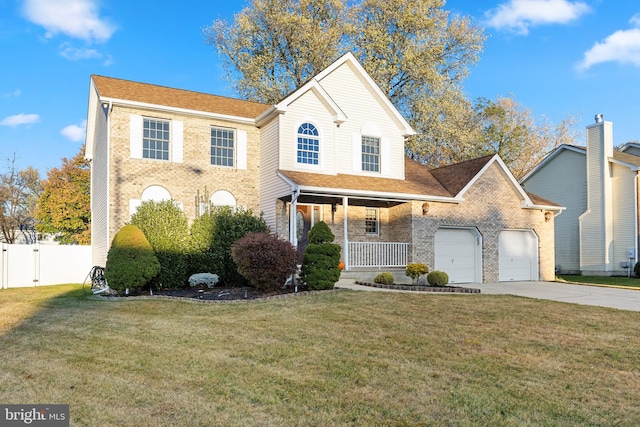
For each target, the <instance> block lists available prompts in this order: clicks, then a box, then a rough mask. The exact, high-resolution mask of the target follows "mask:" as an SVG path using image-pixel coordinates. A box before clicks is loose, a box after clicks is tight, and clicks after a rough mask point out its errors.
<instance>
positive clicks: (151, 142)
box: [142, 117, 171, 161]
mask: <svg viewBox="0 0 640 427" xmlns="http://www.w3.org/2000/svg"><path fill="white" fill-rule="evenodd" d="M170 134H171V132H170V129H169V121H168V120H160V119H151V118H146V117H145V118H143V120H142V158H143V159H156V160H167V161H168V160H169V145H170V144H171V138H170Z"/></svg>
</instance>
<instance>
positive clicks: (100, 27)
mask: <svg viewBox="0 0 640 427" xmlns="http://www.w3.org/2000/svg"><path fill="white" fill-rule="evenodd" d="M23 12H24V15H25V16H26V18H27V19H28V20H29V21H31V22H33V23H35V24H38V25H41V26H43V27H44V28H45V29H46V30H47V34H46V36H47V37H53V36H54V35H56V34H58V33H63V34H66V35H68V36H70V37H74V38H78V39H82V40H86V41H89V42H91V41H94V40H95V41H100V42H103V41H107V40H108V39H109V38H110V37H111V35H112V34H113V33H114V31H115V27H114V26H113V25H111V24H110V23H109V22H108V21H106V20H105V19H104V18H101V17H100V16H99V15H98V3H97V1H96V0H25V1H24V6H23Z"/></svg>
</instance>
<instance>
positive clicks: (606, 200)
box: [580, 123, 613, 272]
mask: <svg viewBox="0 0 640 427" xmlns="http://www.w3.org/2000/svg"><path fill="white" fill-rule="evenodd" d="M609 125H610V123H604V124H602V125H594V126H590V127H589V128H587V191H588V200H587V211H586V212H585V214H584V215H582V216H581V217H580V259H581V262H580V263H581V270H582V271H583V272H589V271H597V272H608V271H611V269H612V262H613V261H612V260H613V248H612V246H613V241H612V238H613V235H612V223H611V221H612V213H611V209H612V206H611V193H612V190H611V177H610V172H609V165H608V162H609V160H608V156H607V155H606V153H605V150H604V148H603V141H604V138H605V137H606V133H607V131H608V130H610V129H607V128H608V127H610V126H609Z"/></svg>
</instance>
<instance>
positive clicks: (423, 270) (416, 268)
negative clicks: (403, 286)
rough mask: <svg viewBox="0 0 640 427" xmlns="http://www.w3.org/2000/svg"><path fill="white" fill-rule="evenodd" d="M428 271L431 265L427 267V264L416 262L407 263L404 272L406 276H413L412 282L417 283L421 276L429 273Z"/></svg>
mask: <svg viewBox="0 0 640 427" xmlns="http://www.w3.org/2000/svg"><path fill="white" fill-rule="evenodd" d="M428 272H429V267H427V264H423V263H414V264H407V268H406V270H405V272H404V274H405V276H408V277H411V282H412V283H413V284H415V283H416V281H417V280H418V278H419V277H420V276H422V275H423V274H427V273H428Z"/></svg>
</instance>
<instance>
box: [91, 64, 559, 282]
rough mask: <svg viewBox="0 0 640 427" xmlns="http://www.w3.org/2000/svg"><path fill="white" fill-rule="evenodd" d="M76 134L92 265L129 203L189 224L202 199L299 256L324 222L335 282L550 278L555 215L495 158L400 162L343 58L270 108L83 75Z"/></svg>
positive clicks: (400, 148)
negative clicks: (366, 276)
mask: <svg viewBox="0 0 640 427" xmlns="http://www.w3.org/2000/svg"><path fill="white" fill-rule="evenodd" d="M87 122H88V127H87V152H86V156H87V158H89V159H91V160H92V179H91V185H92V191H91V195H92V215H93V216H92V218H93V222H92V237H93V247H94V251H93V254H94V255H93V260H94V263H95V264H96V265H104V261H105V259H106V254H107V251H108V249H109V245H110V242H111V240H112V239H113V236H114V235H115V233H116V232H117V231H118V230H119V229H120V227H122V226H123V225H124V224H125V223H126V222H127V221H128V220H129V218H130V215H131V214H132V213H133V212H135V209H136V208H137V206H138V205H139V204H140V203H141V202H142V201H144V200H163V199H172V200H174V201H175V202H176V203H178V204H179V206H181V207H182V209H183V210H184V212H185V213H186V214H187V216H188V217H189V218H190V219H193V218H195V217H196V215H197V212H198V209H200V204H201V203H202V202H203V201H202V200H200V199H201V197H202V195H203V194H209V195H210V199H209V200H208V201H205V202H211V203H212V204H214V205H229V206H242V207H247V208H251V209H253V210H254V211H255V212H262V213H263V215H264V218H265V220H266V221H267V224H268V225H269V227H270V228H271V230H272V231H273V232H274V233H277V234H279V235H281V236H283V237H285V238H287V239H288V240H289V241H291V242H292V244H294V245H295V246H297V247H298V249H299V250H300V251H302V250H303V249H304V247H305V245H306V235H307V232H308V230H309V229H310V228H311V227H312V226H313V224H314V223H315V222H317V221H324V222H326V223H327V224H328V225H329V226H330V227H331V229H332V231H333V232H334V234H335V235H336V242H337V243H339V244H340V245H341V246H342V256H343V260H344V263H345V266H346V269H347V270H354V271H358V270H359V271H363V270H376V271H379V270H380V269H390V268H394V267H399V268H402V267H404V266H406V264H407V263H409V262H424V263H426V264H427V265H429V267H430V268H431V269H439V270H444V271H446V272H447V273H448V274H449V276H450V280H451V282H452V283H463V282H478V283H482V282H483V281H484V282H493V281H498V280H538V279H543V280H550V279H553V277H554V258H553V257H554V240H553V224H554V217H555V216H556V215H557V214H558V213H559V212H560V211H561V208H560V207H559V206H558V205H556V204H554V203H551V202H548V201H546V200H544V199H541V198H539V197H537V196H533V195H531V194H528V193H526V192H525V191H524V190H523V189H522V187H521V186H520V185H519V184H518V182H517V181H516V180H515V179H514V177H513V175H512V174H511V173H510V172H509V170H508V168H507V167H506V166H505V164H504V163H503V162H502V160H501V159H500V158H499V157H498V156H487V157H483V158H480V159H476V160H472V161H469V162H465V163H461V164H458V165H452V166H448V167H443V168H439V169H435V170H429V169H428V168H426V167H424V166H423V165H421V164H418V163H416V162H414V161H412V160H410V159H408V158H407V157H406V156H405V148H404V146H405V140H406V138H408V137H410V136H411V135H413V134H414V133H415V132H414V130H413V129H412V128H411V126H410V125H409V124H408V123H407V121H406V120H405V119H404V118H403V117H402V115H401V114H400V113H399V112H398V111H397V110H396V109H395V108H394V106H393V105H392V104H391V102H390V101H389V100H388V99H387V98H386V96H385V95H384V93H383V92H382V91H381V90H380V89H379V88H378V86H377V85H376V84H375V83H374V82H373V80H372V79H371V78H370V76H369V75H368V74H367V73H366V72H365V70H364V69H363V68H362V66H361V65H360V64H359V63H358V62H357V60H356V59H355V58H354V57H353V55H351V54H346V55H344V56H343V57H341V58H339V59H338V60H337V61H336V62H334V63H333V64H332V65H331V66H329V67H328V68H327V69H325V70H324V71H322V72H321V73H319V74H318V75H317V76H315V77H314V78H312V79H311V80H310V81H309V82H307V83H306V84H305V85H303V86H302V87H300V88H298V89H297V90H296V91H294V92H293V93H292V94H290V95H289V96H287V97H286V98H285V99H283V100H282V101H281V102H279V103H278V104H276V105H264V104H259V103H253V102H247V101H241V100H236V99H229V98H224V97H219V96H214V95H208V94H202V93H195V92H190V91H184V90H179V89H172V88H167V87H160V86H155V85H150V84H145V83H138V82H132V81H126V80H120V79H114V78H109V77H102V76H92V77H91V86H90V94H89V113H88V121H87ZM205 189H206V192H205ZM198 196H200V198H199V197H198Z"/></svg>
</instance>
